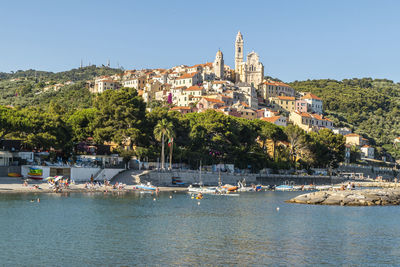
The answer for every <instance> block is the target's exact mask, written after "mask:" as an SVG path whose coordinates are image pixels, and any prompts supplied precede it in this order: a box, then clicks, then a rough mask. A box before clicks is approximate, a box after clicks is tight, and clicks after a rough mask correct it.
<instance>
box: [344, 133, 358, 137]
mask: <svg viewBox="0 0 400 267" xmlns="http://www.w3.org/2000/svg"><path fill="white" fill-rule="evenodd" d="M345 137H361V135H359V134H356V133H350V134H346V135H345Z"/></svg>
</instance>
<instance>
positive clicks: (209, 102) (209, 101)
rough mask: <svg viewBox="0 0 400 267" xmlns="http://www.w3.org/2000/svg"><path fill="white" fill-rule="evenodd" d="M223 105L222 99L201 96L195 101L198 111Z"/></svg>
mask: <svg viewBox="0 0 400 267" xmlns="http://www.w3.org/2000/svg"><path fill="white" fill-rule="evenodd" d="M224 105H225V103H224V101H221V100H219V99H215V98H209V97H202V98H201V99H200V101H199V102H198V103H197V106H196V107H197V109H198V110H199V112H201V111H204V110H207V109H219V108H220V107H223V106H224Z"/></svg>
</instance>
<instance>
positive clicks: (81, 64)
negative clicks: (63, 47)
mask: <svg viewBox="0 0 400 267" xmlns="http://www.w3.org/2000/svg"><path fill="white" fill-rule="evenodd" d="M82 67H83V62H82V59H81V67H80V68H82Z"/></svg>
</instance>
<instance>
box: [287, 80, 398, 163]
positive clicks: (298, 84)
mask: <svg viewBox="0 0 400 267" xmlns="http://www.w3.org/2000/svg"><path fill="white" fill-rule="evenodd" d="M291 86H293V88H294V89H296V90H297V91H304V92H312V93H313V94H315V95H317V96H319V97H321V98H322V99H323V100H324V110H325V112H326V113H327V114H328V115H329V117H330V118H333V119H334V121H335V125H336V126H347V127H350V128H352V129H353V131H354V132H356V133H359V134H361V135H363V136H364V137H366V138H368V139H369V141H370V143H371V144H372V145H376V146H377V147H378V151H379V152H384V151H387V152H389V153H391V154H392V155H393V156H394V157H396V158H400V150H399V149H396V148H395V147H394V146H393V140H394V138H396V137H398V136H400V119H399V115H400V84H398V83H394V82H393V81H390V80H386V79H371V78H363V79H345V80H342V81H336V80H325V79H324V80H307V81H295V82H293V83H291Z"/></svg>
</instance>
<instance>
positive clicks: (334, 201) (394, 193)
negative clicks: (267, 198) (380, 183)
mask: <svg viewBox="0 0 400 267" xmlns="http://www.w3.org/2000/svg"><path fill="white" fill-rule="evenodd" d="M286 202H287V203H298V204H313V205H340V206H384V205H399V204H400V189H399V188H386V189H364V190H351V191H350V190H349V191H319V192H313V193H308V194H303V195H300V196H297V197H295V198H292V199H290V200H287V201H286Z"/></svg>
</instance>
